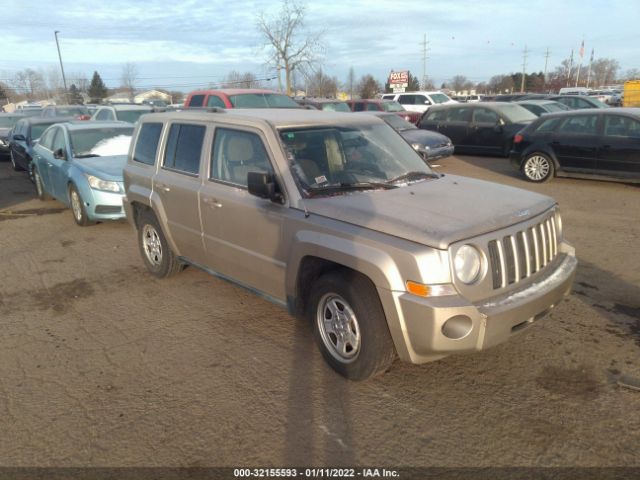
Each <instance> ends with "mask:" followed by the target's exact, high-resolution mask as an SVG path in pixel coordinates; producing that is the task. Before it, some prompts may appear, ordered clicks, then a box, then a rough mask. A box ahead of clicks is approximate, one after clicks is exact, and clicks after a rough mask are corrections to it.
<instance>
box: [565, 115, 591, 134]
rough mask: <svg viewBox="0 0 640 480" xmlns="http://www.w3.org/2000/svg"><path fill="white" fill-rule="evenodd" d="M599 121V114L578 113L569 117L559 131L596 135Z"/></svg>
mask: <svg viewBox="0 0 640 480" xmlns="http://www.w3.org/2000/svg"><path fill="white" fill-rule="evenodd" d="M597 123H598V116H597V115H578V116H575V117H570V118H567V119H566V120H565V122H564V123H563V124H562V125H561V126H560V129H559V131H560V132H562V133H570V134H581V135H595V134H596V125H597Z"/></svg>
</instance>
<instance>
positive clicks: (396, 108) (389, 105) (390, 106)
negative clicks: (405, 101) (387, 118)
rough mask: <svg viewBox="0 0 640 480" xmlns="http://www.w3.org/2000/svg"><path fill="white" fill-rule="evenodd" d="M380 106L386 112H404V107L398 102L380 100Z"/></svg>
mask: <svg viewBox="0 0 640 480" xmlns="http://www.w3.org/2000/svg"><path fill="white" fill-rule="evenodd" d="M380 106H381V107H382V109H383V110H384V111H385V112H404V107H403V106H402V105H400V104H399V103H398V102H395V101H393V102H380Z"/></svg>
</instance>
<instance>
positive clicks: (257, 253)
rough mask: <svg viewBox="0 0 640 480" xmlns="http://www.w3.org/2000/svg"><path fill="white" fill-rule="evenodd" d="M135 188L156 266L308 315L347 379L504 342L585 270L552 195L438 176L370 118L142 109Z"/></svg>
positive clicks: (146, 249) (144, 238)
mask: <svg viewBox="0 0 640 480" xmlns="http://www.w3.org/2000/svg"><path fill="white" fill-rule="evenodd" d="M124 182H125V188H126V197H125V200H124V204H125V209H126V212H127V217H128V219H129V221H130V222H131V223H132V224H133V225H134V226H135V228H136V229H137V233H138V242H139V246H140V251H141V255H142V259H143V261H144V263H145V265H146V266H147V268H148V269H149V271H150V272H151V273H153V274H154V275H157V276H159V277H165V276H168V275H171V274H174V273H176V272H178V271H179V270H180V269H181V267H182V265H184V264H190V265H194V266H196V267H198V268H201V269H203V270H205V271H207V272H210V273H212V274H215V275H218V276H220V277H222V278H225V279H227V280H231V281H233V282H235V283H237V284H239V285H241V286H243V287H245V288H248V289H250V290H252V291H254V292H256V293H257V294H259V295H261V296H262V297H264V298H266V299H269V300H271V301H273V302H276V303H278V304H281V305H283V306H286V307H287V308H288V309H289V311H290V312H292V313H294V314H296V315H298V316H303V317H307V318H309V319H310V320H311V322H312V324H313V329H314V333H315V336H316V339H317V343H318V345H319V347H320V349H321V351H322V353H323V355H324V357H325V358H326V360H327V361H328V363H329V364H330V365H331V366H332V367H333V368H334V369H335V370H337V371H338V372H340V373H341V374H342V375H344V376H346V377H348V378H351V379H365V378H368V377H370V376H372V375H375V374H376V373H379V372H382V371H384V370H385V369H387V368H388V366H389V365H390V364H391V362H392V361H393V360H394V358H395V357H396V356H399V357H400V359H402V360H404V361H408V362H413V363H423V362H427V361H431V360H435V359H438V358H441V357H444V356H446V355H448V354H451V353H456V352H471V351H476V350H483V349H486V348H488V347H491V346H493V345H496V344H498V343H500V342H503V341H505V340H507V339H509V338H510V337H511V336H512V335H514V334H516V333H518V332H520V331H522V330H524V329H526V328H527V327H528V326H530V325H531V324H533V323H534V322H535V321H536V320H538V319H539V318H541V317H542V316H543V315H544V314H545V313H547V312H548V311H549V310H550V309H551V308H552V307H554V306H555V305H557V304H558V303H559V302H560V301H561V300H562V299H563V297H564V296H565V295H567V294H568V293H569V291H570V289H571V283H572V280H573V277H574V273H575V269H576V260H575V256H574V250H573V248H572V247H571V246H570V245H569V244H568V243H567V242H565V241H564V239H563V234H562V222H561V220H560V215H559V213H558V209H557V205H556V203H555V202H554V201H553V200H552V199H551V198H548V197H545V196H542V195H538V194H536V193H532V192H528V191H525V190H520V189H516V188H512V187H507V186H504V185H498V184H493V183H488V182H483V181H479V180H473V179H469V178H465V177H458V176H453V175H446V176H445V175H439V174H437V173H434V172H433V171H432V170H431V169H430V168H429V166H428V165H426V164H425V163H424V162H423V161H422V159H421V157H420V156H419V155H418V154H417V153H416V152H415V151H414V150H413V148H412V147H411V145H409V144H408V143H407V142H405V141H404V140H403V139H402V137H401V136H400V135H398V134H397V133H396V132H395V131H394V130H393V129H392V128H391V127H389V126H388V125H386V124H385V123H384V122H382V121H381V120H380V119H378V118H376V117H373V116H372V117H368V116H358V115H353V114H348V113H330V112H319V111H309V110H269V109H262V110H243V111H239V110H234V111H229V112H225V111H223V110H216V111H211V112H207V111H197V112H193V111H192V112H189V111H186V112H172V113H157V114H150V115H145V116H144V117H142V118H141V120H140V123H139V124H138V126H137V127H136V130H135V133H134V141H133V142H132V147H131V152H130V155H129V161H128V163H127V166H126V167H125V171H124Z"/></svg>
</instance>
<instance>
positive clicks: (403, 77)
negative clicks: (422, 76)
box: [389, 70, 409, 85]
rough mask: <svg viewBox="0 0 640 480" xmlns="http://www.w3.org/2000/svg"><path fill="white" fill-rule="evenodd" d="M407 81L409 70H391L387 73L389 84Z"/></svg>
mask: <svg viewBox="0 0 640 480" xmlns="http://www.w3.org/2000/svg"><path fill="white" fill-rule="evenodd" d="M397 83H409V70H405V71H403V72H391V73H390V74H389V84H390V85H394V84H397Z"/></svg>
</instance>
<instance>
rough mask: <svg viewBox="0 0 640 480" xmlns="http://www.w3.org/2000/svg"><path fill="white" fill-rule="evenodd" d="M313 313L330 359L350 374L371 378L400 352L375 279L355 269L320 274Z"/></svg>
mask: <svg viewBox="0 0 640 480" xmlns="http://www.w3.org/2000/svg"><path fill="white" fill-rule="evenodd" d="M308 315H309V317H310V319H311V321H312V322H313V333H314V336H315V339H316V342H317V344H318V347H319V348H320V351H321V352H322V355H323V357H324V358H325V360H326V361H327V363H328V364H329V365H330V366H331V367H332V368H333V369H334V370H335V371H336V372H338V373H339V374H340V375H342V376H344V377H346V378H348V379H350V380H366V379H368V378H371V377H373V376H375V375H378V374H380V373H382V372H384V371H385V370H387V369H388V368H389V367H390V366H391V364H392V363H393V360H394V359H395V357H396V351H395V348H394V346H393V341H392V339H391V334H390V333H389V327H388V325H387V319H386V317H385V315H384V311H383V309H382V304H381V303H380V298H379V297H378V292H377V291H376V289H375V287H374V285H373V283H371V281H370V280H369V279H368V278H367V277H365V276H363V275H361V274H359V273H357V272H353V271H350V270H339V271H334V272H330V273H327V274H325V275H323V276H322V277H320V278H319V279H318V280H317V281H316V283H315V284H314V286H313V291H312V294H311V298H310V302H309V311H308Z"/></svg>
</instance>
